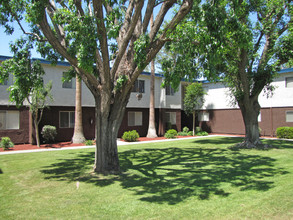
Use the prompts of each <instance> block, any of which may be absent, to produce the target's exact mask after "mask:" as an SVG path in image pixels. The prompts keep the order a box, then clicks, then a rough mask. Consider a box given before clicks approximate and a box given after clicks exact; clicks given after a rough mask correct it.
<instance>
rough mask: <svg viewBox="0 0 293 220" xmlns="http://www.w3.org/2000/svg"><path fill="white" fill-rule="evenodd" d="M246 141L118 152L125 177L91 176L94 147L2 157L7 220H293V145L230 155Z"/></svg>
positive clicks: (182, 143) (153, 146)
mask: <svg viewBox="0 0 293 220" xmlns="http://www.w3.org/2000/svg"><path fill="white" fill-rule="evenodd" d="M239 141H240V139H237V138H232V137H230V138H204V139H196V140H185V141H174V142H163V143H153V144H140V145H131V146H121V147H119V158H120V163H121V164H120V165H121V170H122V174H121V175H109V176H101V175H96V174H93V173H91V169H92V165H93V163H94V152H93V150H92V149H85V150H75V151H60V152H46V153H35V154H22V155H5V157H4V156H1V157H0V168H1V169H2V171H3V174H0V189H1V195H0V196H1V197H0V203H1V204H4V206H1V207H2V208H0V209H1V210H0V211H1V212H0V217H1V216H2V217H3V218H6V219H19V218H29V219H34V218H42V217H43V218H44V217H45V218H47V217H49V218H52V219H55V218H61V219H64V218H72V219H80V218H85V219H87V218H93V217H95V218H98V219H113V218H115V219H123V218H124V219H125V218H126V219H150V218H154V219H178V218H180V219H191V218H192V219H194V218H200V219H203V218H205V219H215V218H216V219H241V218H252V219H259V218H269V219H270V218H271V219H274V218H276V219H278V218H281V217H282V218H283V217H285V218H287V219H290V218H293V201H292V199H291V198H292V196H293V189H292V180H293V174H292V171H293V150H292V142H286V141H268V142H270V144H272V145H274V147H275V149H270V150H266V151H259V150H231V149H229V147H230V146H231V145H233V144H235V143H237V142H239Z"/></svg>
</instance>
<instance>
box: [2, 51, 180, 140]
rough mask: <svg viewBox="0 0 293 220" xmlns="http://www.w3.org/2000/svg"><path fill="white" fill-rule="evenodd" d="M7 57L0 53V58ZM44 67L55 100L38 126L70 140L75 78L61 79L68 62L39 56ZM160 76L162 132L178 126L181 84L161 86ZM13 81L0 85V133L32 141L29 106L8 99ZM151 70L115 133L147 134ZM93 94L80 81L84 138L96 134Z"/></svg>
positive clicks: (159, 121) (138, 85)
mask: <svg viewBox="0 0 293 220" xmlns="http://www.w3.org/2000/svg"><path fill="white" fill-rule="evenodd" d="M5 59H9V57H6V56H0V61H1V60H5ZM40 61H41V64H42V66H43V68H44V70H45V73H46V74H45V76H44V83H47V82H49V81H50V80H51V81H52V82H53V83H52V95H53V98H54V101H53V102H52V103H50V104H49V109H46V110H45V111H44V114H43V118H42V120H41V122H40V125H39V127H40V129H41V128H42V127H43V126H44V125H53V126H55V127H56V128H57V138H56V140H57V141H70V140H71V138H72V135H73V128H74V110H75V79H72V80H71V81H70V82H64V83H62V74H63V73H64V72H66V71H67V70H68V68H69V67H70V65H69V64H68V63H67V62H58V64H57V65H56V66H52V65H51V64H50V63H49V62H47V61H45V60H42V59H40ZM162 80H163V77H162V75H160V74H156V77H155V109H156V110H155V111H156V121H157V123H156V127H157V130H158V134H160V135H164V133H165V129H166V125H167V124H170V125H171V126H172V127H173V128H175V129H177V130H181V108H182V105H181V104H182V103H181V88H180V89H179V91H177V92H174V91H173V89H171V88H170V87H168V88H166V89H165V88H161V83H162ZM12 83H13V79H12V77H10V78H9V80H8V81H7V82H5V83H4V84H2V85H0V97H1V98H0V137H3V136H9V137H10V138H11V139H12V141H13V142H14V143H32V142H33V141H34V129H33V123H32V118H31V115H30V113H29V109H28V107H22V108H20V109H17V108H16V107H15V105H14V104H13V103H11V102H9V93H8V92H7V88H8V87H9V86H10V85H11V84H12ZM149 100H150V74H149V73H146V72H144V73H142V74H141V76H140V77H139V78H138V80H137V82H136V83H135V86H134V87H133V91H132V93H131V96H130V99H129V102H128V105H127V109H126V111H125V115H124V119H123V121H122V124H121V127H120V130H119V134H118V136H122V134H123V132H124V131H128V130H134V129H135V130H137V131H138V132H139V134H140V136H146V134H147V129H148V121H149V110H148V108H149ZM94 104H95V103H94V98H93V96H92V94H91V93H90V91H89V90H88V88H87V87H86V85H85V84H84V83H82V109H83V129H84V135H85V138H86V139H94V138H95V107H94Z"/></svg>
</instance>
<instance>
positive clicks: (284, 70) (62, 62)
mask: <svg viewBox="0 0 293 220" xmlns="http://www.w3.org/2000/svg"><path fill="white" fill-rule="evenodd" d="M10 58H12V57H11V56H5V55H0V61H4V60H7V59H10ZM32 60H38V61H40V63H43V64H52V62H51V61H48V60H45V59H42V58H32ZM56 65H58V66H71V65H70V63H68V62H67V61H57V64H56ZM290 72H293V68H286V69H282V70H280V71H278V73H290ZM141 75H146V76H150V75H151V73H150V72H145V71H143V72H142V73H141ZM155 76H156V77H160V78H163V77H164V74H161V73H155ZM182 81H186V80H184V79H183V80H182ZM196 81H197V82H201V83H209V81H208V80H196Z"/></svg>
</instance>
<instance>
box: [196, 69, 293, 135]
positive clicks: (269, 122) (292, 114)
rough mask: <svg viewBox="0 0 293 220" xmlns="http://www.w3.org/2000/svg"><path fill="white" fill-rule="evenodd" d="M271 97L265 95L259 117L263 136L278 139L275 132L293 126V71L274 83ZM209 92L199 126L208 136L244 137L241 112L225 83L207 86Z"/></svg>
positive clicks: (279, 74)
mask: <svg viewBox="0 0 293 220" xmlns="http://www.w3.org/2000/svg"><path fill="white" fill-rule="evenodd" d="M271 85H272V86H274V88H275V90H274V91H273V93H272V96H270V95H269V96H267V94H266V93H264V92H262V93H261V94H260V96H259V103H260V106H261V111H260V115H259V117H258V121H259V127H260V128H261V134H262V135H265V136H275V133H276V129H277V128H278V127H282V126H290V127H292V126H293V68H289V69H283V70H281V71H280V72H279V73H278V77H276V78H275V79H274V81H273V82H272V83H271ZM204 88H205V89H206V91H207V95H206V96H205V103H204V106H203V109H202V110H201V114H200V115H199V119H200V126H201V127H202V128H203V129H204V130H206V131H207V132H212V133H224V134H245V127H244V123H243V120H242V115H241V111H240V109H239V107H238V105H237V106H234V105H232V104H231V103H232V102H233V98H232V97H231V96H230V93H229V89H228V88H225V86H224V85H223V84H222V83H204Z"/></svg>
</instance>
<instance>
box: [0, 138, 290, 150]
mask: <svg viewBox="0 0 293 220" xmlns="http://www.w3.org/2000/svg"><path fill="white" fill-rule="evenodd" d="M210 137H243V136H237V135H220V134H217V135H208V136H197V137H186V138H177V139H163V140H152V141H140V142H125V141H121V140H120V139H117V145H118V146H123V145H135V144H148V143H157V142H164V141H165V142H166V141H181V140H189V139H199V138H210ZM261 139H273V140H278V138H261ZM280 140H281V139H280ZM286 140H287V141H293V140H292V139H290V140H288V139H286ZM95 147H96V146H95V145H93V146H75V147H61V148H49V149H34V150H17V151H6V152H0V155H7V154H21V153H35V152H46V151H59V150H77V149H87V148H95Z"/></svg>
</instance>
